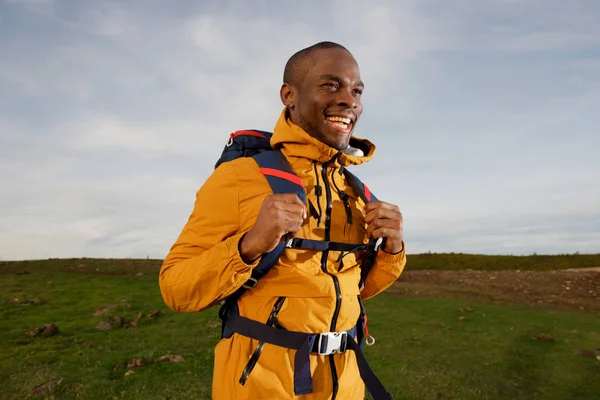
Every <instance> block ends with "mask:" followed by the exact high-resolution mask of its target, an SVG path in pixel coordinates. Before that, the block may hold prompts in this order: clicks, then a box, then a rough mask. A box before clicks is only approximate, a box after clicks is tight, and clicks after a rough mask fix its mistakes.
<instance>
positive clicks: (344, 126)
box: [326, 115, 352, 133]
mask: <svg viewBox="0 0 600 400" xmlns="http://www.w3.org/2000/svg"><path fill="white" fill-rule="evenodd" d="M326 120H327V122H329V123H330V124H331V125H332V126H333V127H334V128H335V129H336V130H338V131H340V132H342V133H348V132H350V129H351V128H352V120H351V119H350V118H347V117H338V116H335V115H330V116H328V117H326Z"/></svg>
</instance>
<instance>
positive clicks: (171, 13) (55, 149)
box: [0, 0, 600, 260]
mask: <svg viewBox="0 0 600 400" xmlns="http://www.w3.org/2000/svg"><path fill="white" fill-rule="evenodd" d="M323 40H329V41H334V42H337V43H340V44H342V45H344V46H345V47H347V48H348V49H349V50H350V51H351V52H352V54H353V55H354V56H355V58H356V59H357V61H358V64H359V66H360V71H361V77H362V80H363V81H364V82H365V92H364V94H363V105H364V112H363V116H362V117H361V120H360V121H359V123H358V125H357V127H356V130H355V134H356V136H359V137H362V138H368V139H369V140H371V141H373V142H374V143H375V145H376V146H377V151H376V153H375V157H374V158H373V160H372V161H371V162H370V163H368V164H365V165H361V166H359V167H356V168H353V169H352V171H353V172H354V173H355V174H357V175H358V176H360V177H361V179H362V180H363V181H365V183H367V184H368V185H369V187H370V188H371V190H372V191H373V192H374V193H375V194H376V195H377V196H378V198H380V199H381V200H384V201H386V202H389V203H393V204H397V205H398V206H399V207H400V209H401V210H402V212H403V216H404V237H405V242H406V248H407V252H408V253H409V254H410V253H413V254H414V253H423V252H428V251H431V252H464V253H480V254H515V255H527V254H533V253H537V254H560V253H574V252H580V253H600V155H599V153H600V128H599V126H600V116H599V113H598V110H599V106H598V105H599V104H600V2H598V1H595V0H587V1H583V0H571V1H568V2H567V1H564V0H543V1H542V0H452V1H449V0H408V1H395V0H389V1H372V2H371V3H368V4H367V2H365V1H359V0H345V1H312V0H309V1H305V2H302V3H301V2H283V1H278V0H272V1H267V0H256V1H252V2H248V1H243V0H239V1H227V0H221V1H202V2H191V1H169V2H167V1H154V0H140V1H133V0H132V1H124V0H105V1H94V2H91V1H90V2H83V1H75V0H72V1H62V0H0V182H1V185H0V259H2V260H22V259H45V258H67V257H68V258H70V257H102V258H129V257H131V258H146V257H150V258H159V259H162V258H164V257H165V256H166V254H167V253H168V251H169V249H170V247H171V245H172V244H173V242H174V241H175V240H176V238H177V236H178V235H179V233H180V232H181V229H182V228H183V226H184V224H185V223H186V221H187V219H188V217H189V215H190V213H191V211H192V208H193V205H194V201H195V194H196V192H197V190H198V189H199V188H200V187H201V185H202V183H203V182H204V180H206V178H207V177H208V176H209V175H210V174H211V172H212V171H213V167H214V163H215V161H216V160H217V159H218V157H219V156H220V153H221V151H222V149H223V146H224V144H225V143H226V141H227V138H228V136H229V134H230V133H231V132H232V131H235V130H239V129H246V128H255V129H263V130H272V129H273V127H274V125H275V122H276V120H277V118H278V117H279V114H280V112H281V110H282V104H281V102H280V99H279V88H280V85H281V80H282V74H283V67H284V65H285V62H286V61H287V59H288V58H289V57H290V56H291V55H292V54H293V53H295V52H296V51H297V50H300V49H302V48H304V47H307V46H310V45H312V44H314V43H316V42H319V41H323Z"/></svg>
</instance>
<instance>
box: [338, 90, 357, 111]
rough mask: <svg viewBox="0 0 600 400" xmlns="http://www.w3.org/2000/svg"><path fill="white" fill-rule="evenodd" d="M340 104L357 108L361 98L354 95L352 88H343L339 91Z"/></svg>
mask: <svg viewBox="0 0 600 400" xmlns="http://www.w3.org/2000/svg"><path fill="white" fill-rule="evenodd" d="M336 104H337V105H338V106H343V107H348V108H356V107H358V105H359V104H360V102H359V100H358V99H357V98H356V97H355V96H354V95H353V93H352V90H351V89H342V90H340V91H339V92H338V98H337V101H336Z"/></svg>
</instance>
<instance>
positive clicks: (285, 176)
mask: <svg viewBox="0 0 600 400" xmlns="http://www.w3.org/2000/svg"><path fill="white" fill-rule="evenodd" d="M260 172H262V173H263V175H269V176H276V177H277V178H281V179H285V180H286V181H290V182H292V183H295V184H296V185H298V186H300V187H301V188H304V184H302V179H300V178H299V177H298V176H296V175H294V174H290V173H289V172H285V171H281V170H279V169H273V168H261V169H260Z"/></svg>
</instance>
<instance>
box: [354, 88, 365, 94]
mask: <svg viewBox="0 0 600 400" xmlns="http://www.w3.org/2000/svg"><path fill="white" fill-rule="evenodd" d="M362 92H363V91H362V89H354V93H356V94H358V95H361V94H362Z"/></svg>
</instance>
